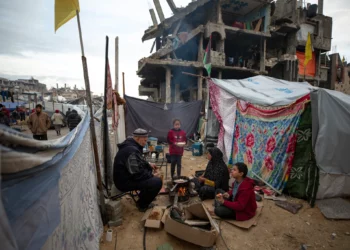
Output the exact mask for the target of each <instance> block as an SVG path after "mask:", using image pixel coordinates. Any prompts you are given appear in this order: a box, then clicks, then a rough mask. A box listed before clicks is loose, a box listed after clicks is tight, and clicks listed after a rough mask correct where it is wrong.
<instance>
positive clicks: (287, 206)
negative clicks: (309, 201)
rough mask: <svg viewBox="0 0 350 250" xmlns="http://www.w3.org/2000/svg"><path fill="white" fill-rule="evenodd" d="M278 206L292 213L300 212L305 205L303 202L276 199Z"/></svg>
mask: <svg viewBox="0 0 350 250" xmlns="http://www.w3.org/2000/svg"><path fill="white" fill-rule="evenodd" d="M275 204H276V206H278V207H281V208H283V209H285V210H287V211H289V212H291V213H292V214H296V213H298V211H299V210H300V209H301V208H302V207H303V205H302V204H295V203H290V202H287V201H276V202H275Z"/></svg>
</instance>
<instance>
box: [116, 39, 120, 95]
mask: <svg viewBox="0 0 350 250" xmlns="http://www.w3.org/2000/svg"><path fill="white" fill-rule="evenodd" d="M115 91H117V92H119V37H116V38H115Z"/></svg>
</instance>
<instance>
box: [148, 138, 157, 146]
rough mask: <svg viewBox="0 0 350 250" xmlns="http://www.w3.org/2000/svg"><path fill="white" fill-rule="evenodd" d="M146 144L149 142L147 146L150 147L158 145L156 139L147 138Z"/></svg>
mask: <svg viewBox="0 0 350 250" xmlns="http://www.w3.org/2000/svg"><path fill="white" fill-rule="evenodd" d="M148 142H149V144H150V145H152V146H157V144H158V138H155V137H149V138H148Z"/></svg>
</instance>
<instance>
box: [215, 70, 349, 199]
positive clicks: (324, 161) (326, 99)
mask: <svg viewBox="0 0 350 250" xmlns="http://www.w3.org/2000/svg"><path fill="white" fill-rule="evenodd" d="M209 87H210V101H211V105H212V107H213V110H214V112H215V115H216V117H217V119H218V121H219V123H220V133H219V140H218V147H219V148H221V149H222V151H223V152H224V155H225V158H226V160H227V161H228V163H229V165H230V164H233V163H234V162H237V161H243V162H245V163H246V164H247V165H248V167H249V170H250V171H249V174H250V176H253V177H254V178H257V179H260V180H262V181H264V182H265V183H266V184H267V185H269V186H270V187H271V188H272V189H274V190H275V191H277V192H282V191H283V190H284V189H285V188H286V189H285V190H287V191H288V192H289V193H290V194H291V195H293V196H296V197H299V198H307V199H308V200H309V201H310V202H311V203H312V204H313V203H314V201H315V199H316V193H317V188H318V183H319V182H320V191H319V194H318V197H319V198H325V197H336V196H341V195H344V194H345V195H348V194H346V192H347V191H345V190H350V189H349V188H346V185H347V184H346V181H345V180H347V178H348V177H349V175H350V165H349V164H348V165H346V162H349V160H348V159H347V158H346V157H348V156H345V154H344V151H343V149H345V148H349V146H350V140H349V139H348V138H349V136H350V130H349V129H345V126H346V124H349V122H348V121H347V120H346V119H348V117H349V115H348V113H347V112H349V111H348V110H349V109H346V108H348V103H350V102H348V99H349V97H348V96H347V98H345V95H344V96H343V95H342V94H340V93H336V92H335V91H330V90H324V89H319V88H317V87H313V86H311V85H310V84H308V83H307V82H301V83H300V82H288V81H284V80H279V79H275V78H271V77H266V76H256V77H251V78H247V79H242V80H221V79H210V80H209ZM340 95H341V96H342V97H340ZM316 100H317V101H316ZM340 100H342V101H340ZM310 101H311V104H310ZM329 103H332V105H331V106H330V104H329ZM316 104H317V105H318V106H317V107H318V108H317V107H316V108H315V105H316ZM324 105H328V108H325V107H324ZM321 106H322V108H321V109H320V107H321ZM329 107H332V111H330V110H329ZM326 111H328V112H327V116H326V115H325V114H326V113H325V112H326ZM329 112H333V116H334V117H332V118H331V117H330V116H328V113H329ZM316 115H317V116H316ZM338 116H342V117H346V118H341V119H338V118H336V117H338ZM327 117H328V118H327ZM328 119H329V120H328ZM332 119H333V121H335V120H337V119H338V120H340V121H341V122H340V123H338V122H337V123H332V126H331V125H329V124H330V123H329V121H331V120H332ZM321 123H322V126H321V128H322V129H319V128H318V127H317V124H321ZM331 131H333V132H331ZM328 135H330V136H332V140H331V141H333V143H332V144H330V143H327V140H328V139H330V138H329V137H328ZM339 136H341V137H342V138H340V137H339ZM343 138H344V139H343ZM312 142H314V144H313V143H312ZM339 143H340V144H341V147H342V149H339V150H338V147H339V146H340V144H339ZM335 145H337V147H335ZM335 149H337V153H333V152H334V151H335ZM326 151H330V152H332V153H330V154H326V153H325V152H326ZM314 153H316V155H315V154H314ZM335 159H337V160H335ZM319 172H320V173H319ZM319 174H320V176H319ZM334 174H336V176H334ZM335 179H337V180H338V182H337V183H334V182H333V183H332V182H331V180H335ZM323 190H324V191H323Z"/></svg>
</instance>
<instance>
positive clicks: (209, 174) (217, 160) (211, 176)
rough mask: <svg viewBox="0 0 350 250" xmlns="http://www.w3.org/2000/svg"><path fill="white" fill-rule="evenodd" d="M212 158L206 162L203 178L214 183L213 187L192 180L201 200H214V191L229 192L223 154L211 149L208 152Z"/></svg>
mask: <svg viewBox="0 0 350 250" xmlns="http://www.w3.org/2000/svg"><path fill="white" fill-rule="evenodd" d="M208 151H209V153H210V155H211V156H212V158H211V160H210V161H209V162H208V165H207V168H206V170H205V173H204V178H206V179H208V180H210V181H213V182H215V187H212V186H208V185H205V184H204V183H200V182H199V180H198V179H197V178H195V179H194V180H193V182H194V183H195V185H196V189H197V191H198V194H199V197H200V198H201V199H202V200H207V199H214V198H215V190H216V189H222V190H224V191H225V192H226V191H228V190H229V185H228V182H229V179H230V176H229V171H228V168H227V165H226V164H225V162H224V160H223V158H222V157H223V154H222V152H221V150H220V149H218V148H212V149H209V150H208Z"/></svg>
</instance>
